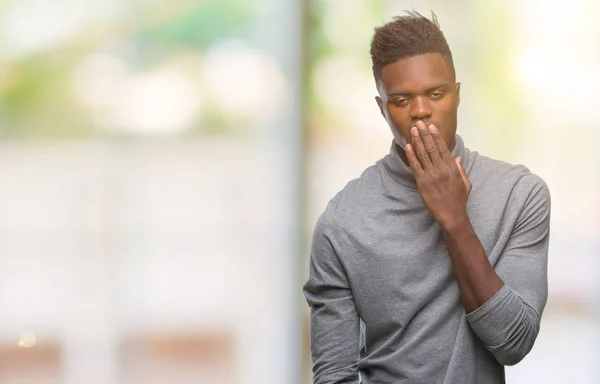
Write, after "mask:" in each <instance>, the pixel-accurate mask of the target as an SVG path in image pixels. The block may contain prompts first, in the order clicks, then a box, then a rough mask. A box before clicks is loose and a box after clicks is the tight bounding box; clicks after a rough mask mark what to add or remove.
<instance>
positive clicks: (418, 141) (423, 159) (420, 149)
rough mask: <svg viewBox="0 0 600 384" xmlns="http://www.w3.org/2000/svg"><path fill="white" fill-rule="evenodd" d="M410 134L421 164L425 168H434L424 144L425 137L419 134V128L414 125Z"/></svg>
mask: <svg viewBox="0 0 600 384" xmlns="http://www.w3.org/2000/svg"><path fill="white" fill-rule="evenodd" d="M410 135H411V136H412V142H413V144H412V147H413V151H414V152H415V155H416V156H417V158H418V159H419V162H420V163H421V166H422V167H423V169H425V170H428V169H432V168H433V164H432V163H431V159H430V158H429V155H428V154H427V151H426V150H425V146H424V145H423V139H422V138H421V136H420V135H419V130H418V129H417V127H412V129H411V130H410Z"/></svg>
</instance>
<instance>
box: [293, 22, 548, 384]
mask: <svg viewBox="0 0 600 384" xmlns="http://www.w3.org/2000/svg"><path fill="white" fill-rule="evenodd" d="M371 58H372V60H373V74H374V76H375V81H376V84H377V90H378V92H379V96H378V97H376V101H377V104H378V105H379V109H380V110H381V114H382V115H383V117H384V118H385V120H386V121H387V122H388V124H389V126H390V128H391V131H392V134H393V136H394V140H393V142H392V145H391V149H390V153H389V154H388V155H387V156H385V157H384V158H383V159H381V160H379V161H378V162H377V163H376V164H375V165H373V166H371V167H369V168H367V169H366V170H365V171H364V173H363V174H362V175H361V176H360V178H358V179H356V180H353V181H351V182H350V183H348V184H347V185H346V187H345V188H344V189H343V190H342V191H341V192H339V193H338V194H337V195H336V196H335V197H334V198H333V199H332V200H331V201H330V202H329V204H328V205H327V208H326V209H325V212H324V213H323V214H322V215H321V217H320V218H319V220H318V222H317V224H316V228H315V232H314V237H313V244H312V251H311V262H310V277H309V279H308V281H307V282H306V284H305V286H304V294H305V297H306V300H307V302H308V304H309V305H310V307H311V329H310V341H311V352H312V358H313V362H314V366H313V373H314V382H315V383H318V384H334V383H357V382H359V373H360V377H361V378H362V382H363V383H365V384H371V383H394V384H396V383H423V384H432V383H436V384H437V383H446V384H451V383H461V384H462V383H469V384H478V383H485V384H494V383H503V382H504V366H505V365H513V364H516V363H518V362H519V361H521V359H523V357H525V355H527V353H528V352H529V351H530V350H531V348H532V346H533V344H534V341H535V339H536V337H537V334H538V332H539V327H540V317H541V315H542V311H543V309H544V306H545V304H546V297H547V273H546V272H547V254H548V233H549V221H550V195H549V192H548V188H547V187H546V185H545V183H544V182H543V181H542V179H540V178H539V177H538V176H536V175H534V174H533V173H531V172H530V171H529V170H528V169H527V168H525V167H523V166H514V165H510V164H507V163H504V162H501V161H497V160H493V159H490V158H487V157H484V156H482V155H479V154H478V153H477V152H472V151H470V150H468V149H467V148H466V147H465V146H464V144H463V141H462V139H461V138H460V136H458V135H456V125H457V119H456V115H457V108H458V104H459V101H460V83H457V82H456V79H455V72H454V65H453V62H452V54H451V52H450V49H449V47H448V44H447V42H446V40H445V38H444V35H443V33H442V32H441V31H440V29H439V26H438V23H437V20H436V19H435V15H434V16H433V21H430V20H429V19H427V18H425V17H423V16H421V15H419V14H418V13H415V12H411V13H409V14H408V15H407V16H403V17H397V18H395V19H394V20H393V21H392V22H390V23H388V24H385V25H383V26H382V27H380V28H377V29H376V31H375V35H374V37H373V41H372V44H371ZM361 320H362V322H363V325H364V327H362V332H361V326H360V321H361ZM360 335H362V337H360ZM359 340H360V342H359ZM359 344H360V345H359Z"/></svg>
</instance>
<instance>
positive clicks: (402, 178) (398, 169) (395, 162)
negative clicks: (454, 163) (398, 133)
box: [383, 135, 469, 190]
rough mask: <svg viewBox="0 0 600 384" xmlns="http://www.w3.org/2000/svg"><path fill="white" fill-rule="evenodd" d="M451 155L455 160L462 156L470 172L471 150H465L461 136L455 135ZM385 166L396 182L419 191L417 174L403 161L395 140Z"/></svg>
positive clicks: (384, 159)
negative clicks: (468, 165)
mask: <svg viewBox="0 0 600 384" xmlns="http://www.w3.org/2000/svg"><path fill="white" fill-rule="evenodd" d="M451 154H452V158H453V159H455V158H456V157H458V156H460V158H461V162H462V164H463V166H464V167H465V169H467V170H468V168H467V164H469V150H467V149H466V148H465V146H464V143H463V140H462V138H461V137H460V136H459V135H455V144H454V149H452V152H451ZM383 165H384V167H385V169H386V170H387V171H388V173H389V174H390V176H391V177H392V178H393V179H394V180H395V181H396V182H398V183H400V184H402V185H404V186H405V187H408V188H410V189H415V190H416V189H417V183H416V181H415V174H414V172H413V170H412V168H411V167H409V166H408V165H406V164H404V161H402V158H401V157H400V155H399V154H398V151H397V150H396V142H395V141H394V140H392V145H391V148H390V153H389V154H388V155H386V156H385V157H384V158H383Z"/></svg>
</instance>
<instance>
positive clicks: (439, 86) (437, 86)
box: [387, 83, 450, 97]
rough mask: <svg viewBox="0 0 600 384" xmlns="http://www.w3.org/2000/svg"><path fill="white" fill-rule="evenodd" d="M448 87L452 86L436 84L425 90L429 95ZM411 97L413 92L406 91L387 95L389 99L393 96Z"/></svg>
mask: <svg viewBox="0 0 600 384" xmlns="http://www.w3.org/2000/svg"><path fill="white" fill-rule="evenodd" d="M448 87H450V84H448V83H440V84H436V85H434V86H433V87H429V88H427V89H426V90H425V93H429V92H432V91H435V90H436V89H440V88H448ZM411 95H412V92H405V91H392V92H389V93H388V94H387V96H388V97H391V96H411Z"/></svg>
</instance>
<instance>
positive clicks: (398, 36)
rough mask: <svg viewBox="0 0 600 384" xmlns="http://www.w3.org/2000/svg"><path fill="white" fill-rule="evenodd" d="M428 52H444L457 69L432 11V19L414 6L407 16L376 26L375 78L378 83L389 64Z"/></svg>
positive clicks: (373, 53)
mask: <svg viewBox="0 0 600 384" xmlns="http://www.w3.org/2000/svg"><path fill="white" fill-rule="evenodd" d="M425 53H439V54H440V55H442V57H444V59H446V61H447V63H448V65H450V68H451V70H452V73H454V62H453V61H452V52H450V47H449V46H448V42H447V41H446V38H445V37H444V33H443V32H442V30H441V29H440V24H439V23H438V20H437V17H436V15H435V13H433V11H432V12H431V20H429V19H428V18H426V17H425V16H423V15H421V14H420V13H418V12H417V11H415V10H412V11H406V15H405V16H396V17H394V18H393V19H392V21H390V22H389V23H386V24H384V25H382V26H381V27H377V28H375V33H374V35H373V40H372V41H371V60H372V62H373V76H375V82H376V83H377V84H378V85H379V81H380V80H381V70H382V69H383V67H385V66H386V65H389V64H392V63H395V62H396V61H398V60H400V59H404V58H407V57H411V56H417V55H421V54H425Z"/></svg>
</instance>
